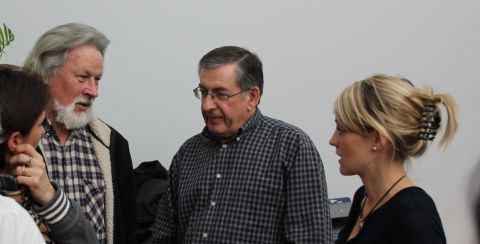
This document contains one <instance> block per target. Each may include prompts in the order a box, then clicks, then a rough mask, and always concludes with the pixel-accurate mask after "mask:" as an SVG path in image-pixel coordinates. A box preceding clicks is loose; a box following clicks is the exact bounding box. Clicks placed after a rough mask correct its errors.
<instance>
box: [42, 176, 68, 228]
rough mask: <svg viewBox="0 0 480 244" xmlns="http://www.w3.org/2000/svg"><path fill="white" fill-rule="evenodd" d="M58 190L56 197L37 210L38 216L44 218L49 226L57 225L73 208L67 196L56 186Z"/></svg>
mask: <svg viewBox="0 0 480 244" xmlns="http://www.w3.org/2000/svg"><path fill="white" fill-rule="evenodd" d="M54 187H55V188H56V191H55V195H54V196H53V198H52V200H50V201H49V202H48V203H47V204H45V205H44V206H41V207H39V208H38V209H36V212H37V214H38V215H39V216H40V217H42V218H43V219H44V220H45V221H46V222H47V223H48V224H55V223H57V222H59V221H61V220H62V219H63V218H64V217H65V216H66V215H67V213H68V211H70V209H71V208H72V204H71V203H70V200H69V199H68V197H67V196H66V195H65V193H64V192H63V190H62V188H61V187H58V186H56V185H55V184H54Z"/></svg>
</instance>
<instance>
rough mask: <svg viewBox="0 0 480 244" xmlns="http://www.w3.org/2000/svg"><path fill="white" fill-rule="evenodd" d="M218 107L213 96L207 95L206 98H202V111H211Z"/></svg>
mask: <svg viewBox="0 0 480 244" xmlns="http://www.w3.org/2000/svg"><path fill="white" fill-rule="evenodd" d="M216 107H217V104H216V103H215V101H213V96H211V95H210V94H209V95H207V96H206V97H205V98H202V110H203V111H210V110H212V109H214V108H216Z"/></svg>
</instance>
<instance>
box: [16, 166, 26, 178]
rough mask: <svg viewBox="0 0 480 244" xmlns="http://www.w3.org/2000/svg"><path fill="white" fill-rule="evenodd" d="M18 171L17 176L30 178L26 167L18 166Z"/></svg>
mask: <svg viewBox="0 0 480 244" xmlns="http://www.w3.org/2000/svg"><path fill="white" fill-rule="evenodd" d="M16 171H17V172H16V175H17V176H28V168H27V167H25V165H22V166H18V167H17V170H16Z"/></svg>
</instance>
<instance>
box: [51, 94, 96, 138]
mask: <svg viewBox="0 0 480 244" xmlns="http://www.w3.org/2000/svg"><path fill="white" fill-rule="evenodd" d="M78 102H82V103H89V104H90V107H89V108H88V109H87V110H86V111H85V112H81V113H78V114H77V113H75V104H76V103H78ZM92 105H93V99H88V98H86V97H84V96H82V95H80V96H78V97H77V98H75V101H73V102H72V103H71V104H68V105H67V106H63V105H61V104H60V103H59V102H58V101H57V100H56V99H53V106H54V109H55V111H56V112H57V118H56V119H57V122H59V123H60V124H63V126H65V129H67V130H72V129H78V128H81V127H84V126H85V125H87V124H88V123H89V122H90V121H91V120H92V119H93V111H92Z"/></svg>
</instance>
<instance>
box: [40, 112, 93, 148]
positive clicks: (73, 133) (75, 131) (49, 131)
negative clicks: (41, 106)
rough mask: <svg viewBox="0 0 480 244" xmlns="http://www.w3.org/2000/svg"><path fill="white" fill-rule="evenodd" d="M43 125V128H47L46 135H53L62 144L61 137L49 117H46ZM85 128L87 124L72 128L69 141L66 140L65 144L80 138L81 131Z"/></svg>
mask: <svg viewBox="0 0 480 244" xmlns="http://www.w3.org/2000/svg"><path fill="white" fill-rule="evenodd" d="M42 125H43V128H44V129H45V136H47V137H53V138H54V139H55V141H56V142H57V143H58V144H59V145H60V138H58V135H57V132H56V131H55V128H54V127H53V125H52V123H51V122H50V120H49V119H48V118H47V119H45V120H44V121H43V124H42ZM85 129H86V126H84V127H81V128H78V129H72V130H70V134H69V135H68V138H67V141H66V142H65V146H67V145H68V144H70V143H72V141H73V139H76V138H78V137H79V136H80V131H81V130H85Z"/></svg>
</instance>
